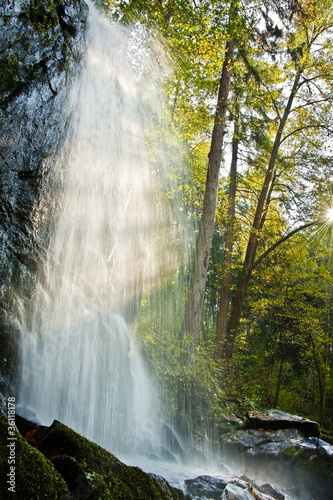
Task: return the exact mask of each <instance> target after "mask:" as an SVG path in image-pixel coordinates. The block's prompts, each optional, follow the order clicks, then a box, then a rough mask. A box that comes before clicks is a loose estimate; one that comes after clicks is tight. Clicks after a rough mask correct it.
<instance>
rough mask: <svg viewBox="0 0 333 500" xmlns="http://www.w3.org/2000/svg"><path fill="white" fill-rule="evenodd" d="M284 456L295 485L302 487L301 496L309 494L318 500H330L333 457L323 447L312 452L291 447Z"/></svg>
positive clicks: (332, 481)
mask: <svg viewBox="0 0 333 500" xmlns="http://www.w3.org/2000/svg"><path fill="white" fill-rule="evenodd" d="M283 456H284V457H285V459H286V461H288V460H289V462H290V471H291V473H292V476H293V481H294V483H295V484H297V485H300V489H301V491H300V494H303V493H305V494H307V495H308V496H307V498H310V497H309V494H310V495H311V498H314V499H317V500H330V499H331V498H332V492H333V455H332V454H329V453H327V451H326V450H325V449H323V447H322V446H318V447H317V448H316V449H314V450H311V449H307V448H299V447H291V448H288V449H287V450H285V451H284V453H283Z"/></svg>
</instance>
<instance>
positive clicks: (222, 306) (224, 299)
mask: <svg viewBox="0 0 333 500" xmlns="http://www.w3.org/2000/svg"><path fill="white" fill-rule="evenodd" d="M238 113H239V110H238V105H237V103H236V118H235V124H234V135H233V139H232V157H231V165H230V183H229V207H228V221H227V228H226V233H225V239H226V242H225V247H224V270H223V271H224V273H223V278H222V285H221V291H220V302H219V310H218V315H217V323H216V354H217V356H218V357H219V358H220V357H221V356H222V351H223V342H224V339H225V334H226V328H227V314H228V310H229V302H230V281H231V265H232V250H233V243H234V229H235V211H236V210H235V207H236V187H237V160H238V146H239V138H238V135H239V131H238V129H239V116H238Z"/></svg>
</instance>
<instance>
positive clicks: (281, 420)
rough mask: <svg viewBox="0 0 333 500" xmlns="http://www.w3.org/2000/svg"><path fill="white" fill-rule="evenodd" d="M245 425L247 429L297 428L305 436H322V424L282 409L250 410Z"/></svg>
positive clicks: (273, 429)
mask: <svg viewBox="0 0 333 500" xmlns="http://www.w3.org/2000/svg"><path fill="white" fill-rule="evenodd" d="M245 427H246V428H247V429H265V430H272V431H276V430H278V429H297V430H299V431H300V432H301V434H302V435H303V436H305V437H309V436H312V437H320V426H319V424H318V422H314V421H313V420H309V419H307V418H304V417H299V416H298V415H290V414H289V413H285V412H284V411H280V410H267V411H263V412H257V411H252V412H249V413H247V414H246V422H245Z"/></svg>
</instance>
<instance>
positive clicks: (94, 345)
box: [19, 5, 170, 456]
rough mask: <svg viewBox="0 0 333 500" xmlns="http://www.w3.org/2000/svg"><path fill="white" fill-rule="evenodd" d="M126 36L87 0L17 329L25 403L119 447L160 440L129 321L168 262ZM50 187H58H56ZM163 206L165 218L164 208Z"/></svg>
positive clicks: (143, 106)
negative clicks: (82, 38) (83, 40)
mask: <svg viewBox="0 0 333 500" xmlns="http://www.w3.org/2000/svg"><path fill="white" fill-rule="evenodd" d="M129 37H130V35H129V33H128V32H127V31H126V30H125V29H124V28H122V27H120V26H117V25H116V26H114V25H113V24H111V23H109V22H108V21H107V20H105V19H103V18H101V17H100V16H99V14H98V13H97V11H96V10H95V9H94V7H93V6H91V5H90V17H89V23H88V28H87V51H86V56H85V61H84V68H83V70H82V74H81V76H80V78H79V79H78V81H77V82H76V84H75V86H74V88H73V89H72V92H71V96H70V99H69V106H70V110H71V124H70V126H69V127H68V130H67V131H66V140H65V145H64V148H63V152H62V153H61V154H60V155H59V158H58V159H57V166H56V168H57V172H58V173H57V177H58V181H57V182H54V185H55V186H57V189H53V192H52V193H51V196H53V197H54V202H53V203H52V205H53V206H54V210H53V214H52V221H51V224H50V223H49V224H50V227H51V228H52V236H51V238H50V243H49V245H48V246H47V248H46V249H45V255H46V257H45V263H44V269H43V270H42V273H41V277H40V278H39V279H38V281H37V284H36V290H35V292H34V296H33V302H32V304H31V307H30V308H29V311H28V310H26V309H23V310H22V314H21V320H20V321H21V324H20V328H21V331H22V339H21V363H20V372H21V376H20V391H19V400H20V403H21V404H27V405H29V406H30V407H32V408H33V409H34V410H35V411H36V414H37V417H38V418H39V419H40V420H41V422H42V423H44V424H46V425H49V424H50V423H51V422H52V421H53V419H58V420H60V421H62V422H63V423H65V424H67V425H69V426H70V427H72V428H73V429H75V430H76V431H77V432H79V433H82V434H83V435H85V436H86V437H88V438H89V439H91V440H93V441H95V442H97V443H99V444H100V445H102V446H103V447H105V448H107V449H109V450H111V451H112V452H114V453H117V454H118V455H121V456H122V455H127V454H130V453H133V452H138V453H144V454H146V455H148V456H149V455H152V456H154V454H155V453H156V450H158V449H161V448H163V446H162V445H163V443H162V441H161V438H160V436H159V432H158V429H159V427H160V426H161V424H162V422H160V420H159V419H160V417H159V414H158V408H157V407H158V404H157V401H156V399H155V394H156V391H155V388H154V383H153V382H152V381H151V380H150V379H149V376H148V374H147V370H146V368H145V363H144V361H143V359H142V356H141V355H140V349H139V348H138V346H137V344H136V341H135V339H133V338H132V336H131V334H130V332H129V328H128V324H129V323H130V322H131V320H132V319H133V317H134V316H135V313H136V312H137V310H138V307H139V304H140V300H141V290H142V286H143V284H146V285H147V283H152V282H154V281H156V280H158V276H159V273H160V270H161V267H163V268H165V266H166V265H167V264H166V262H167V260H168V257H167V254H168V248H167V245H165V246H164V248H163V254H164V260H163V261H162V262H161V259H160V257H159V252H158V247H159V238H160V235H161V232H163V231H165V228H166V227H167V226H168V225H169V222H170V221H169V220H168V215H167V213H166V212H165V211H163V210H161V207H157V204H156V192H157V190H158V189H159V186H160V183H161V182H160V179H161V177H162V171H163V165H159V166H158V168H157V167H156V164H154V165H153V164H152V163H151V162H150V161H149V159H148V156H147V153H146V139H145V130H146V129H149V127H152V126H153V122H154V111H152V109H151V106H150V104H149V103H150V100H151V99H152V94H153V90H152V89H151V88H150V87H148V88H147V87H144V88H143V90H140V85H137V82H136V81H135V78H134V77H133V75H132V73H131V70H130V69H129V64H127V63H126V50H127V46H128V43H129ZM54 191H57V192H54ZM163 214H164V215H163Z"/></svg>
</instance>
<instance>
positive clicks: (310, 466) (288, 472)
mask: <svg viewBox="0 0 333 500" xmlns="http://www.w3.org/2000/svg"><path fill="white" fill-rule="evenodd" d="M221 443H222V448H223V450H224V456H225V462H226V464H227V465H229V466H230V467H231V468H232V469H233V470H237V471H238V473H239V474H240V473H242V471H243V472H244V471H245V472H246V474H247V475H249V476H250V477H251V478H254V480H256V481H257V482H259V481H260V482H263V481H265V482H266V481H267V482H270V483H272V484H278V485H279V486H281V487H282V488H284V489H285V490H286V491H287V492H289V494H290V496H291V497H292V498H302V499H303V498H304V499H311V500H331V499H332V491H333V446H331V445H329V444H328V443H326V442H325V441H323V440H321V439H319V438H318V437H313V436H312V437H311V436H310V437H303V436H301V435H300V433H299V431H298V429H279V430H264V429H245V430H240V431H237V432H234V433H230V434H227V435H224V436H222V438H221Z"/></svg>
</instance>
